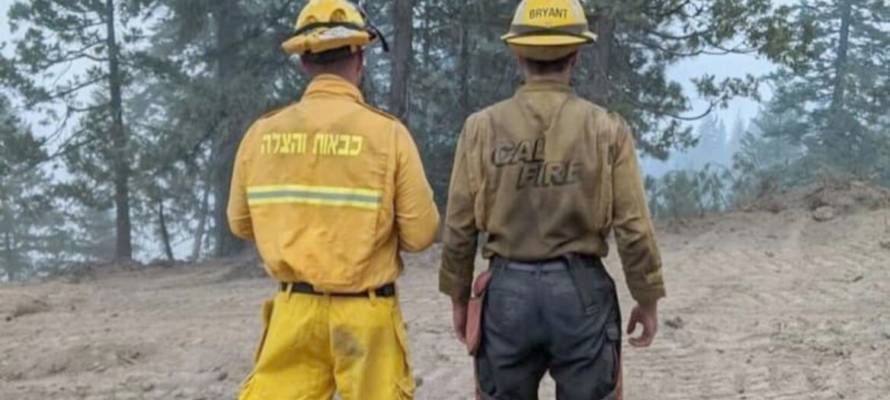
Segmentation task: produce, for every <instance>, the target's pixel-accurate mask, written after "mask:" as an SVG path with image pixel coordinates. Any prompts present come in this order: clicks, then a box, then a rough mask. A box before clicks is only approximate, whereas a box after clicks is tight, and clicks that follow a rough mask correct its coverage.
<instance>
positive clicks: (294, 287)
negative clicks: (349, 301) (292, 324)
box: [281, 282, 396, 297]
mask: <svg viewBox="0 0 890 400" xmlns="http://www.w3.org/2000/svg"><path fill="white" fill-rule="evenodd" d="M288 289H290V293H301V294H311V295H314V296H331V297H370V295H371V293H374V296H376V297H395V295H396V285H395V284H394V283H390V284H387V285H383V286H381V287H379V288H377V289H376V290H373V291H370V290H369V291H367V292H360V293H325V292H320V291H318V290H315V288H314V287H313V286H312V285H310V284H308V283H306V282H298V283H285V282H281V291H282V292H288Z"/></svg>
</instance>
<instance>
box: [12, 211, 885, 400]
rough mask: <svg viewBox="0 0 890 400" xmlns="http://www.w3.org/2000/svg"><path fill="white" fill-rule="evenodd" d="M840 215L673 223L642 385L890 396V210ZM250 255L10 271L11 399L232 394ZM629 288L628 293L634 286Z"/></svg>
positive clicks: (423, 311)
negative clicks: (40, 273) (43, 272)
mask: <svg viewBox="0 0 890 400" xmlns="http://www.w3.org/2000/svg"><path fill="white" fill-rule="evenodd" d="M839 214H840V215H839V216H837V217H836V218H834V219H833V220H830V221H828V222H822V223H819V222H816V221H815V220H814V219H813V215H812V214H811V212H810V211H805V210H799V211H793V210H792V211H783V212H781V213H777V214H772V213H760V212H750V213H740V214H730V215H723V216H718V217H709V218H705V219H702V220H695V221H690V222H686V223H674V224H671V225H666V226H662V227H660V229H659V230H660V232H659V233H660V238H661V245H662V249H663V253H664V258H665V263H666V277H667V280H668V291H669V298H668V299H667V300H666V301H665V302H664V303H663V307H662V328H661V329H662V330H661V333H660V336H659V338H658V340H657V343H656V345H655V346H654V347H653V348H652V349H649V350H645V351H637V350H633V349H630V348H626V349H625V354H626V372H625V375H626V376H625V380H626V385H627V390H626V398H628V399H631V400H639V399H647V400H648V399H658V400H661V399H665V400H667V399H709V400H714V399H752V400H754V399H801V400H802V399H875V400H879V399H884V400H886V399H890V211H888V210H886V209H877V210H867V209H866V210H858V211H850V212H847V213H839ZM882 243H883V244H882ZM608 263H609V266H610V270H611V271H612V272H613V274H614V276H615V277H616V278H617V279H618V280H619V281H621V280H622V278H623V277H622V275H621V273H620V268H619V263H618V262H617V260H615V259H614V258H611V259H610V260H609V262H608ZM436 264H437V253H436V251H435V250H434V251H432V252H429V253H426V254H423V255H419V256H414V257H411V258H409V260H408V267H407V273H406V276H405V277H404V278H403V279H402V281H401V282H400V284H401V288H402V302H403V305H404V308H405V312H406V314H407V317H408V320H409V322H408V324H409V330H410V334H411V339H412V344H413V353H414V354H413V359H414V367H415V373H416V375H417V379H418V381H419V383H420V384H421V386H420V389H419V393H418V399H420V400H426V399H443V400H444V399H448V400H450V399H470V398H471V396H470V395H469V393H470V392H471V388H472V382H471V368H470V360H469V359H468V358H467V357H466V356H465V355H464V351H463V350H462V349H461V347H460V346H459V345H458V343H457V342H456V341H455V340H453V339H452V336H451V334H450V327H449V321H450V314H449V313H450V305H449V303H448V301H447V299H445V298H443V297H442V296H439V295H437V294H436V293H435V288H436ZM246 268H251V267H247V266H245V265H244V262H230V263H228V264H226V265H220V264H215V265H214V264H209V265H203V266H192V267H175V268H166V269H165V268H151V269H147V270H130V271H118V272H111V273H109V272H98V273H97V272H95V271H94V272H93V273H90V274H87V275H86V276H78V277H77V278H76V279H56V280H54V281H51V282H47V283H39V284H37V283H35V284H24V285H6V286H0V399H2V400H30V399H35V400H36V399H41V400H43V399H206V400H214V399H231V398H233V397H234V394H235V392H236V391H237V387H238V384H239V380H240V379H242V378H243V377H244V376H245V375H246V374H247V373H248V370H249V369H250V366H251V365H250V364H251V358H252V352H253V346H254V343H255V342H256V340H257V338H258V335H259V328H260V326H259V317H258V314H259V307H260V304H261V302H262V300H263V299H264V298H266V297H267V296H269V295H270V294H271V293H273V291H274V290H275V285H274V283H272V282H270V281H268V280H266V279H258V278H255V277H252V276H251V273H247V274H244V273H242V272H243V271H244V270H245V269H246ZM74 282H77V283H74ZM621 297H622V298H621V300H622V304H623V306H624V307H625V309H627V308H628V307H630V306H631V303H630V301H629V297H628V296H627V293H626V290H625V289H624V288H622V289H621ZM550 389H552V386H551V385H550V384H548V385H545V388H544V391H543V392H544V393H545V394H544V396H543V398H546V399H551V398H553V397H552V394H551V393H552V390H550Z"/></svg>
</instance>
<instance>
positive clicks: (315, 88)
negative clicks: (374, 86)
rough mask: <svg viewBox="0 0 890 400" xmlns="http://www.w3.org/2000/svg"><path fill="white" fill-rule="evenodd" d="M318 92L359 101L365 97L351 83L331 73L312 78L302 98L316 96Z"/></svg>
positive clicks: (362, 101) (361, 101) (362, 100)
mask: <svg viewBox="0 0 890 400" xmlns="http://www.w3.org/2000/svg"><path fill="white" fill-rule="evenodd" d="M320 94H326V95H332V96H337V97H348V98H351V99H353V100H355V101H357V102H359V103H364V101H365V98H364V96H362V92H361V91H360V90H359V88H357V87H356V86H355V85H353V84H352V83H350V82H348V81H346V80H345V79H343V78H341V77H339V76H337V75H333V74H321V75H318V76H316V77H315V78H314V79H312V82H310V83H309V87H307V88H306V92H305V93H304V94H303V98H307V97H311V96H317V95H320Z"/></svg>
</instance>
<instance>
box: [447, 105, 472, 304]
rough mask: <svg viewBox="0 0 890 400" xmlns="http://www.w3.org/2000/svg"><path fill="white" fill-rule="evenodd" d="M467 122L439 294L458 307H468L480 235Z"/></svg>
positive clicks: (453, 185)
mask: <svg viewBox="0 0 890 400" xmlns="http://www.w3.org/2000/svg"><path fill="white" fill-rule="evenodd" d="M471 123H472V121H471V120H468V121H467V124H466V126H465V127H464V131H463V132H462V133H461V136H460V139H459V140H458V144H457V150H456V152H455V157H454V168H453V169H452V172H451V185H450V188H449V192H448V211H447V213H446V217H445V233H444V238H443V241H444V243H443V250H442V267H441V268H440V270H439V291H441V292H442V293H443V294H445V295H447V296H449V297H451V299H452V300H453V301H455V302H458V303H466V302H467V301H469V298H470V291H471V287H472V285H473V274H474V269H475V260H476V251H477V247H478V237H479V231H478V228H477V225H476V215H475V206H474V205H475V191H474V190H473V186H472V182H471V179H470V171H469V165H468V162H469V156H468V154H467V153H468V146H469V143H468V142H469V140H468V138H467V136H468V134H469V130H470V129H471V128H470V127H471Z"/></svg>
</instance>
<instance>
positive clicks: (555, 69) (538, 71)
mask: <svg viewBox="0 0 890 400" xmlns="http://www.w3.org/2000/svg"><path fill="white" fill-rule="evenodd" d="M576 54H578V52H577V51H575V52H572V53H571V54H569V55H567V56H565V57H561V58H557V59H555V60H549V61H542V60H532V59H530V58H526V59H525V64H526V65H527V66H528V70H529V72H531V73H532V74H535V75H547V74H555V73H559V72H562V71H565V70H566V69H567V68H569V64H571V63H572V59H573V58H574V57H575V55H576Z"/></svg>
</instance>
